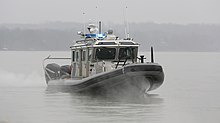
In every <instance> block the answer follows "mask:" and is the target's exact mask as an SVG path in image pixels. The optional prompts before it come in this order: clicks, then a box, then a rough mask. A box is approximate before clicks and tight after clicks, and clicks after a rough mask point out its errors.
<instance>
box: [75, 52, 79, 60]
mask: <svg viewBox="0 0 220 123" xmlns="http://www.w3.org/2000/svg"><path fill="white" fill-rule="evenodd" d="M76 61H79V52H78V51H77V52H76Z"/></svg>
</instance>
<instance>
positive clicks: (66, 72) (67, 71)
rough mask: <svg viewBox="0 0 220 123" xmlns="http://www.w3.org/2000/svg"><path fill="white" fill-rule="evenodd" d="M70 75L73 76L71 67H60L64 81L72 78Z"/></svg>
mask: <svg viewBox="0 0 220 123" xmlns="http://www.w3.org/2000/svg"><path fill="white" fill-rule="evenodd" d="M70 75H71V68H70V65H63V66H61V67H60V76H61V78H62V79H64V78H70Z"/></svg>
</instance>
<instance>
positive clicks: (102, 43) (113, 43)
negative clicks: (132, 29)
mask: <svg viewBox="0 0 220 123" xmlns="http://www.w3.org/2000/svg"><path fill="white" fill-rule="evenodd" d="M138 46H139V44H138V43H137V42H134V41H133V39H132V38H127V39H119V38H118V37H116V36H114V35H111V36H106V37H104V38H102V39H99V38H85V39H82V40H77V41H76V42H75V44H73V45H72V46H71V47H70V48H71V49H78V48H86V47H138Z"/></svg>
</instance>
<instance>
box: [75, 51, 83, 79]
mask: <svg viewBox="0 0 220 123" xmlns="http://www.w3.org/2000/svg"><path fill="white" fill-rule="evenodd" d="M75 55H76V56H75V58H76V60H75V64H74V67H75V69H76V70H75V77H81V76H82V50H76V54H75Z"/></svg>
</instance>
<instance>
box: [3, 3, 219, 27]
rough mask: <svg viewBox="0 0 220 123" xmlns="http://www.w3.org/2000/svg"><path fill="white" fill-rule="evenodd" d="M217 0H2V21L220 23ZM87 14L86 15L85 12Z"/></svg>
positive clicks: (30, 22) (19, 22)
mask: <svg viewBox="0 0 220 123" xmlns="http://www.w3.org/2000/svg"><path fill="white" fill-rule="evenodd" d="M219 4H220V1H218V0H184V1H176V0H166V1H164V0H138V1H133V0H121V1H117V0H93V1H91V0H80V1H72V0H63V1H59V0H37V1H36V0H19V1H14V0H0V24H4V23H18V24H38V23H46V22H56V21H60V22H83V21H86V22H88V21H98V20H102V21H104V22H106V23H109V22H111V23H116V24H122V23H124V20H125V18H126V20H127V21H128V22H129V23H145V22H154V23H173V24H220V14H219V13H218V12H219V11H220V8H219V6H218V5H219ZM83 13H85V14H83Z"/></svg>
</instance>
